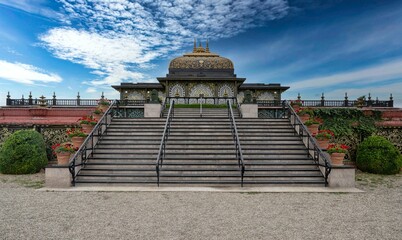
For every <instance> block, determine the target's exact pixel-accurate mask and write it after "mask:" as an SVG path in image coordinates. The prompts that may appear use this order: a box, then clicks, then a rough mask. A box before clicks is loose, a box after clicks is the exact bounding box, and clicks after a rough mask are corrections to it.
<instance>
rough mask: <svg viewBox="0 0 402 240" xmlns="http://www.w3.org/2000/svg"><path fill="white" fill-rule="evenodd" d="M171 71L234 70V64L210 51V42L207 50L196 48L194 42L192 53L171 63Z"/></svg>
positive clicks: (200, 47)
mask: <svg viewBox="0 0 402 240" xmlns="http://www.w3.org/2000/svg"><path fill="white" fill-rule="evenodd" d="M169 69H170V70H173V69H181V70H191V69H194V70H207V69H208V70H214V69H220V70H224V69H230V70H233V69H234V67H233V62H232V61H231V60H230V59H228V58H224V57H221V56H219V55H218V54H216V53H211V52H210V51H209V47H208V42H207V45H206V48H205V49H204V48H203V47H202V46H201V43H200V45H199V47H196V43H195V41H194V48H193V52H192V53H186V54H184V55H183V56H181V57H177V58H175V59H173V60H172V61H170V64H169Z"/></svg>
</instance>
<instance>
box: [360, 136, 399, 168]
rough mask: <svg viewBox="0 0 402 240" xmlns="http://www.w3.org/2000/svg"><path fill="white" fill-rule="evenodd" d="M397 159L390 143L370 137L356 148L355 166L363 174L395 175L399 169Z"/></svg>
mask: <svg viewBox="0 0 402 240" xmlns="http://www.w3.org/2000/svg"><path fill="white" fill-rule="evenodd" d="M399 158H400V154H399V151H398V149H397V148H396V147H395V146H394V145H392V143H391V142H390V141H388V140H387V139H385V138H384V137H380V136H371V137H368V138H366V139H365V140H364V141H363V142H362V143H361V144H360V145H359V146H358V148H357V154H356V164H357V167H358V168H359V169H360V170H362V171H363V172H369V173H377V174H395V173H398V172H399V169H400V163H399Z"/></svg>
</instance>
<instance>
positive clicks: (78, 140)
mask: <svg viewBox="0 0 402 240" xmlns="http://www.w3.org/2000/svg"><path fill="white" fill-rule="evenodd" d="M71 141H72V142H73V146H74V147H75V148H79V147H80V146H81V145H82V143H83V142H84V141H85V137H72V138H71Z"/></svg>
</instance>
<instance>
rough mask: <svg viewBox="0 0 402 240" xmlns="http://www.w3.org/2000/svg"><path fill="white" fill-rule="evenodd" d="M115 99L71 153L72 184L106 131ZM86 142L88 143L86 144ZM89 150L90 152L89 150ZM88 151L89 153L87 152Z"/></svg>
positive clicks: (111, 116)
mask: <svg viewBox="0 0 402 240" xmlns="http://www.w3.org/2000/svg"><path fill="white" fill-rule="evenodd" d="M116 104H117V101H116V100H114V101H113V102H112V103H111V104H110V106H109V108H108V109H107V110H106V112H105V114H104V115H103V116H102V117H101V118H100V119H99V121H98V123H97V124H96V125H95V127H94V128H93V129H92V131H91V133H89V134H88V136H87V137H86V139H85V140H84V142H83V143H82V144H81V146H80V147H79V148H78V150H77V152H75V154H74V155H73V157H72V158H70V161H69V170H70V173H71V175H72V181H71V183H72V185H73V186H74V185H75V178H76V176H77V174H78V173H79V172H80V170H81V168H82V167H83V166H85V164H86V162H87V160H88V156H90V155H91V154H92V153H93V152H94V148H95V146H96V144H97V143H98V140H99V138H100V137H101V136H102V134H103V133H104V132H105V131H106V129H107V127H108V126H109V125H110V122H111V121H112V118H113V112H112V108H114V106H116ZM95 133H96V135H95ZM88 144H90V145H89V146H88ZM89 151H90V152H89ZM88 152H89V153H88ZM79 160H81V161H80V162H79V163H77V162H78V161H79ZM77 167H79V168H80V169H79V170H78V171H76V168H77Z"/></svg>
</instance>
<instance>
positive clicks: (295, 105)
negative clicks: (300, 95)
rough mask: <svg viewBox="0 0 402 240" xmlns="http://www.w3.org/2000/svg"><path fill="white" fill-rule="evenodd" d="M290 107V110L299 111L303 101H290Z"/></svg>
mask: <svg viewBox="0 0 402 240" xmlns="http://www.w3.org/2000/svg"><path fill="white" fill-rule="evenodd" d="M290 106H292V108H293V109H294V110H295V111H296V110H297V109H299V108H300V107H301V106H303V101H302V100H300V99H297V100H291V101H290Z"/></svg>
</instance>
